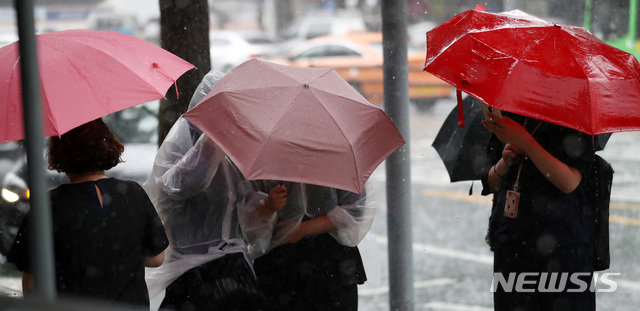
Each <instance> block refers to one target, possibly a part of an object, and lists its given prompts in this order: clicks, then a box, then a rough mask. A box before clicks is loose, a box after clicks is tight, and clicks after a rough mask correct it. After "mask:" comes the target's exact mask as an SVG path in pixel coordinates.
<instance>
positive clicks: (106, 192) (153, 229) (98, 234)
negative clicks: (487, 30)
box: [7, 119, 168, 308]
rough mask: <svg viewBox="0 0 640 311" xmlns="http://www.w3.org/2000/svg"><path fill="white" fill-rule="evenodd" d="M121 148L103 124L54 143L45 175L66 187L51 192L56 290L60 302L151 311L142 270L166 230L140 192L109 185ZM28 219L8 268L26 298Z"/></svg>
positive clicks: (158, 254) (160, 250)
mask: <svg viewBox="0 0 640 311" xmlns="http://www.w3.org/2000/svg"><path fill="white" fill-rule="evenodd" d="M123 151H124V146H123V145H122V143H120V141H118V139H117V138H116V137H115V135H114V134H113V133H112V132H111V130H110V129H109V128H108V127H107V125H106V124H105V123H104V122H103V121H102V119H96V120H94V121H92V122H89V123H86V124H84V125H81V126H79V127H77V128H74V129H72V130H71V131H69V132H67V133H65V134H63V135H61V136H56V137H52V138H51V140H50V144H49V149H48V154H47V155H48V163H49V169H52V170H57V171H59V172H63V173H65V174H66V175H67V177H68V178H69V183H68V184H63V185H60V186H59V187H57V188H55V189H52V190H50V191H49V194H50V197H51V215H52V225H53V244H54V245H53V246H54V256H55V276H56V288H57V291H58V295H59V296H60V297H65V298H70V299H89V298H91V299H95V298H97V299H99V301H103V302H106V303H109V302H111V303H118V304H128V305H135V306H141V307H147V308H148V307H149V295H148V290H147V286H146V283H145V266H146V267H157V266H160V265H161V264H162V262H163V260H164V249H165V248H166V247H167V245H168V240H167V236H166V235H165V231H164V227H163V226H162V223H161V222H160V218H159V217H158V215H157V213H156V211H155V208H154V207H153V205H152V203H151V201H150V200H149V197H148V196H147V194H146V193H145V191H144V190H143V189H142V187H141V186H140V185H139V184H137V183H136V182H133V181H125V180H119V179H115V178H109V177H107V176H106V173H105V171H106V170H109V169H111V168H112V167H114V166H116V165H117V164H118V163H120V162H122V160H121V158H120V156H121V154H122V152H123ZM31 234H32V231H31V228H30V223H29V216H27V217H26V218H25V220H24V221H23V222H22V225H21V226H20V229H19V232H18V234H17V236H16V239H15V241H14V243H13V245H12V247H11V250H10V251H9V254H8V256H7V260H8V261H9V262H12V263H15V264H16V266H17V268H18V269H19V270H20V271H22V272H23V277H22V279H23V292H24V294H25V295H26V296H28V295H29V294H30V293H31V292H32V291H33V289H34V281H33V274H32V273H33V269H32V268H33V267H32V266H31V258H32V256H37V255H38V254H37V253H36V254H33V253H32V249H31V247H30V244H31V243H30V237H29V236H30V235H31Z"/></svg>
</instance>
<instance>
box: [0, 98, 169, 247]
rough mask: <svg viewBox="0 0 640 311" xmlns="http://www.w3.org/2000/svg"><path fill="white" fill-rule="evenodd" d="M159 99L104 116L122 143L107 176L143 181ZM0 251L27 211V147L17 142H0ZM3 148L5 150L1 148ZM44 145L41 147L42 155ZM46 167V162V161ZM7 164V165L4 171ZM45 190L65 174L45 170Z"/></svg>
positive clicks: (153, 146)
mask: <svg viewBox="0 0 640 311" xmlns="http://www.w3.org/2000/svg"><path fill="white" fill-rule="evenodd" d="M157 106H158V101H155V102H152V103H147V104H143V105H138V106H135V107H132V108H128V109H125V110H122V111H119V112H116V113H113V114H110V115H108V116H106V117H103V120H104V121H105V123H107V124H108V125H109V127H110V128H111V130H112V131H113V132H114V133H115V134H116V136H117V137H118V138H119V139H120V141H122V143H123V144H124V145H125V149H124V153H123V154H122V160H123V161H124V162H123V163H120V164H118V165H117V166H116V167H114V168H112V169H110V170H108V171H107V176H109V177H115V178H119V179H124V180H133V181H136V182H138V183H139V184H141V185H142V184H143V183H144V182H145V181H146V180H147V177H148V176H149V174H150V173H151V169H152V167H153V162H154V160H155V155H156V153H157V143H156V141H157V136H156V134H157V133H156V131H157V128H158V118H157V116H156V112H157V108H158V107H157ZM0 147H3V148H0V164H2V166H0V169H2V171H0V173H1V174H3V178H2V179H0V181H1V182H2V183H1V184H0V254H2V255H6V254H7V252H8V251H9V249H10V248H11V244H12V243H13V240H14V239H15V236H16V234H17V233H18V228H19V227H20V223H21V222H22V220H23V219H24V216H25V215H26V213H27V212H28V211H29V209H30V206H29V197H30V195H31V193H30V191H29V186H28V182H27V179H28V171H27V157H26V150H25V149H24V148H23V147H22V144H20V143H18V142H10V143H5V144H0ZM4 149H6V150H4ZM45 149H46V147H43V156H44V155H45V151H44V150H45ZM45 166H46V163H45ZM7 167H10V168H9V169H8V171H6V169H7ZM44 178H45V181H46V189H47V190H49V189H53V188H55V187H57V186H59V185H60V184H63V183H67V182H69V180H68V178H67V176H66V175H65V174H62V173H58V172H56V171H51V170H48V169H45V172H44Z"/></svg>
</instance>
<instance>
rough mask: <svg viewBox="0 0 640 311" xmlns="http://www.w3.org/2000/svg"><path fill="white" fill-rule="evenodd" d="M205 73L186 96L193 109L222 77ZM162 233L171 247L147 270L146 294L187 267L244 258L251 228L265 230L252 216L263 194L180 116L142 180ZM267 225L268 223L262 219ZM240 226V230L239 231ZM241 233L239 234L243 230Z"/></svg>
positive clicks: (262, 201)
mask: <svg viewBox="0 0 640 311" xmlns="http://www.w3.org/2000/svg"><path fill="white" fill-rule="evenodd" d="M222 76H223V74H222V73H220V72H216V71H212V72H209V73H208V74H207V75H205V77H204V78H203V81H202V82H201V83H200V85H199V86H198V88H197V90H196V93H195V94H194V96H193V98H192V99H191V102H190V105H189V109H191V108H193V107H194V106H195V105H196V104H198V103H199V101H200V100H201V99H202V98H203V97H204V96H205V95H206V94H207V93H208V92H209V91H210V90H211V88H213V86H214V85H215V84H216V83H217V82H218V81H219V80H220V79H221V78H222ZM143 187H144V189H145V190H146V191H147V193H148V195H149V197H150V198H151V201H152V202H153V204H154V205H155V207H156V210H157V212H158V214H159V215H160V218H161V220H162V221H163V223H164V226H165V228H166V231H167V236H168V237H169V241H170V245H169V247H168V248H167V250H166V251H165V263H164V264H163V265H161V266H160V267H158V268H153V269H147V274H146V279H147V285H148V287H149V294H150V297H151V298H153V297H154V296H156V295H157V294H159V293H161V292H162V290H164V289H165V288H166V287H167V286H168V285H169V284H171V282H173V281H174V280H175V279H177V278H178V277H179V276H180V275H182V274H183V273H184V272H186V271H188V270H189V269H191V268H193V267H196V266H199V265H202V264H204V263H207V262H210V261H213V260H215V259H218V258H220V257H222V256H224V255H225V254H230V253H239V252H242V253H244V254H245V258H247V259H248V256H247V247H246V243H245V241H244V237H245V234H249V235H252V236H260V234H259V233H256V231H255V230H254V228H251V227H248V225H244V224H249V223H250V222H251V223H255V224H257V225H258V227H257V228H258V229H257V230H260V229H264V230H268V229H269V227H268V226H264V225H263V224H264V223H265V222H264V221H262V220H260V219H253V220H252V218H251V216H253V215H257V213H254V212H255V209H256V208H257V207H258V206H260V205H262V204H263V203H264V200H266V198H267V194H266V193H263V192H255V191H254V190H253V189H252V187H251V185H250V184H249V183H248V182H247V181H246V180H245V179H244V178H243V177H242V175H241V174H240V172H239V171H238V169H237V168H236V167H235V166H234V165H233V163H231V161H230V160H229V159H228V158H227V157H226V156H225V154H224V152H223V151H222V150H221V149H220V148H219V147H218V146H217V145H216V144H215V143H214V142H213V141H212V140H211V139H210V138H208V137H207V136H206V135H205V134H202V132H201V131H200V130H199V129H197V128H196V127H195V126H194V125H193V124H191V123H190V122H189V121H187V120H186V119H184V118H182V117H181V118H179V119H178V121H176V123H175V124H174V126H173V127H172V128H171V130H170V131H169V133H168V134H167V137H166V138H165V140H164V142H163V143H162V145H161V147H160V148H159V150H158V154H157V155H156V158H155V162H154V166H153V170H152V172H151V175H150V176H149V178H148V180H147V181H146V182H145V184H144V186H143ZM266 223H268V222H266ZM241 226H243V229H244V230H241ZM243 232H244V233H243Z"/></svg>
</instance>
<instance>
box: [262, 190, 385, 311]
mask: <svg viewBox="0 0 640 311" xmlns="http://www.w3.org/2000/svg"><path fill="white" fill-rule="evenodd" d="M252 183H253V184H254V187H255V188H256V189H257V190H262V191H264V189H270V188H272V187H274V186H276V185H279V184H283V185H284V186H285V187H286V189H287V201H286V204H285V205H284V207H283V208H281V209H279V210H278V211H277V212H276V217H275V218H274V219H272V220H271V221H272V223H271V224H270V226H271V227H272V229H271V232H272V233H271V235H266V236H263V239H254V240H252V241H251V244H250V246H256V247H250V249H252V250H253V252H252V256H253V257H254V258H255V259H254V269H255V271H256V276H257V278H258V283H259V284H260V287H261V288H262V291H263V293H264V294H265V296H266V297H267V299H268V301H269V304H270V305H271V306H272V308H273V310H280V311H286V310H309V311H314V310H317V311H321V310H326V311H338V310H339V311H347V310H351V311H355V310H358V285H359V284H363V283H364V282H365V281H366V279H367V277H366V273H365V270H364V265H363V262H362V258H361V256H360V252H359V250H358V247H357V245H358V243H359V242H360V241H361V240H362V239H363V238H364V236H365V235H366V234H367V233H368V232H369V229H370V228H371V224H372V223H373V217H374V214H375V204H374V202H373V201H372V199H371V197H370V196H369V194H370V193H371V187H370V185H369V184H367V185H366V187H365V189H364V190H363V193H362V194H356V193H352V192H348V191H344V190H338V189H334V188H329V187H323V186H316V185H311V184H304V183H293V182H280V181H275V180H268V181H267V180H261V181H253V182H252ZM258 250H266V252H265V251H261V252H260V251H258Z"/></svg>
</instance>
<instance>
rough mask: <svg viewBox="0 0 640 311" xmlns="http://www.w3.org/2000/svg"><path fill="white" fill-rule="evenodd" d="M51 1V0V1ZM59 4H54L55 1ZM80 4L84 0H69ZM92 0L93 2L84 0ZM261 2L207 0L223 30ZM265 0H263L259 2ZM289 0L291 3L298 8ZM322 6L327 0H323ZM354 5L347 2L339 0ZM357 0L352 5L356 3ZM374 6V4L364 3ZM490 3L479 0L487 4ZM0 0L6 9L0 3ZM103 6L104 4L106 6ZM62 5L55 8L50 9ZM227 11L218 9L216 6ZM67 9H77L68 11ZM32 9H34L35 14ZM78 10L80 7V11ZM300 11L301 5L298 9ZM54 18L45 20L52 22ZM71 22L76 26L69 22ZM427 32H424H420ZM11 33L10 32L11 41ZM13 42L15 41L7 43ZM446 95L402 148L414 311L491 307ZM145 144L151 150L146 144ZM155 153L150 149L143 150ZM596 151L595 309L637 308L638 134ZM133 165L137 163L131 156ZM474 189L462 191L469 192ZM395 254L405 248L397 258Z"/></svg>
mask: <svg viewBox="0 0 640 311" xmlns="http://www.w3.org/2000/svg"><path fill="white" fill-rule="evenodd" d="M11 2H12V1H4V0H3V1H0V37H4V36H6V37H9V38H11V36H12V35H15V29H14V28H12V26H15V25H12V23H11V22H10V20H11V18H10V17H8V16H10V15H11V7H10V6H7V3H9V5H10V3H11ZM50 2H52V3H55V1H50ZM61 2H62V1H61ZM75 2H78V3H79V2H82V1H75ZM86 2H100V1H86ZM104 2H105V3H108V4H109V5H111V7H115V8H117V9H118V10H119V11H121V12H126V13H129V14H133V15H134V16H136V18H137V20H138V23H139V24H141V25H144V26H145V27H144V29H142V30H140V31H141V33H143V34H144V36H146V37H147V38H149V40H154V36H156V37H157V29H154V27H153V26H154V25H155V24H153V21H154V19H157V17H158V15H159V8H158V0H136V1H124V0H112V1H104ZM258 2H259V1H228V0H227V1H223V0H219V1H212V2H210V3H211V4H210V5H211V7H212V8H213V9H214V13H212V16H213V19H212V24H213V23H214V22H218V21H220V19H221V17H222V16H226V17H225V18H227V22H221V23H219V24H216V25H224V26H225V27H239V28H242V27H255V25H256V23H257V22H256V21H257V16H258V15H257V14H256V12H255V10H254V11H247V10H245V9H244V7H243V5H246V4H248V5H251V6H250V7H251V8H253V9H257V8H258V7H259V6H257V5H256V4H257V3H258ZM267 2H270V1H267ZM307 2H311V1H297V2H295V3H296V7H298V8H302V6H301V3H307ZM326 2H327V3H330V2H332V1H326ZM347 2H353V3H355V2H354V1H347ZM356 2H357V1H356ZM367 2H371V3H375V2H376V1H367ZM426 2H427V3H429V4H431V7H430V11H429V12H431V13H429V14H431V15H427V16H419V18H418V19H426V18H427V17H434V18H433V19H432V20H431V21H432V22H434V23H437V22H441V21H442V19H443V18H445V17H450V16H451V13H454V12H455V13H457V12H460V11H462V10H465V9H471V8H473V6H474V5H475V2H474V1H444V0H443V1H426ZM495 2H496V1H486V2H485V3H487V4H491V3H495ZM501 2H502V4H503V5H504V8H505V9H515V8H519V9H522V10H525V11H527V12H529V13H532V14H536V15H540V16H548V15H549V14H548V13H549V12H550V9H551V8H553V7H562V8H563V9H564V10H565V11H560V12H564V13H565V14H557V11H554V12H556V14H554V16H550V17H553V18H554V19H558V20H563V21H571V22H576V21H579V17H577V16H578V15H579V14H577V13H575V12H581V10H582V8H581V7H580V4H581V3H583V1H572V0H564V1H562V0H558V1H551V0H550V1H542V0H540V1H519V0H512V1H501ZM2 4H5V6H4V7H2V6H1V5H2ZM104 5H105V6H106V4H104ZM68 7H69V6H68V5H67V6H66V7H65V6H57V7H56V8H57V9H60V10H62V9H64V8H68ZM223 11H224V12H226V14H222V13H220V12H223ZM74 12H75V11H74ZM36 13H37V16H40V17H43V16H46V13H47V10H46V8H43V7H40V8H37V12H36ZM38 14H39V15H38ZM83 14H84V13H83ZM299 14H304V10H301V11H299ZM60 21H61V20H57V21H56V22H51V23H49V24H46V25H47V26H42V25H44V24H41V26H40V29H44V28H46V27H48V26H50V27H54V26H57V27H69V26H70V25H71V23H69V24H66V25H65V26H60V25H61V23H60ZM74 25H75V24H74ZM425 32H426V30H425ZM15 39H17V37H16V38H15ZM15 39H14V40H15ZM454 106H455V102H454V100H453V99H446V100H440V101H438V102H436V104H435V105H434V106H433V108H432V109H430V110H427V111H417V110H415V107H413V106H412V107H411V108H412V110H411V113H410V115H411V118H410V128H411V130H410V136H409V139H407V141H408V143H409V144H410V149H409V150H410V154H408V156H410V159H411V177H410V178H411V182H412V184H411V187H412V191H411V193H412V196H413V197H412V200H411V202H412V206H411V213H412V217H413V223H412V226H413V227H412V230H413V254H412V256H413V271H414V275H413V278H414V305H415V310H443V311H446V310H460V311H464V310H476V311H479V310H492V295H491V293H490V291H489V289H490V286H491V281H492V261H493V259H492V253H491V252H490V250H489V247H488V246H487V245H486V243H485V242H484V236H485V233H486V229H487V223H488V217H489V209H490V204H491V201H490V198H488V197H483V196H481V195H480V191H481V185H480V182H479V181H476V182H470V181H469V182H457V183H450V182H449V177H448V175H447V172H446V169H445V168H444V165H443V164H442V161H441V160H440V159H439V157H438V155H437V153H436V152H435V150H434V149H433V148H432V147H431V143H432V142H433V139H434V138H435V136H436V134H437V131H438V129H439V127H440V126H441V125H442V123H443V121H444V119H445V117H446V116H447V114H448V113H449V112H450V111H451V109H453V108H454ZM147 148H149V147H148V146H147ZM147 151H151V152H152V151H153V150H147ZM601 155H602V156H603V157H604V158H605V159H607V160H608V161H610V162H611V163H612V165H613V167H614V169H615V171H616V173H615V175H614V185H613V189H612V201H613V203H612V209H611V218H610V223H611V225H610V226H611V228H610V230H611V233H610V235H611V252H612V254H611V258H612V259H611V260H612V265H611V268H610V269H609V270H607V271H605V272H612V273H620V276H619V277H613V278H612V279H613V280H614V281H616V282H617V285H618V288H617V290H616V291H615V292H613V293H598V294H597V306H598V309H599V310H636V309H637V306H638V305H640V295H639V294H640V271H639V270H640V268H639V267H638V265H637V259H636V258H637V254H638V249H639V247H640V235H639V233H640V232H639V226H640V195H638V191H639V190H640V133H638V132H634V133H617V134H614V135H613V136H612V137H611V139H610V140H609V142H608V144H607V147H606V148H605V150H604V151H603V152H601ZM134 163H135V162H134ZM385 179H386V172H385V164H384V163H383V164H381V165H380V166H379V167H378V169H377V170H376V171H375V172H374V174H373V175H372V176H371V179H370V180H371V183H372V185H373V188H374V191H375V198H376V202H377V215H376V218H375V221H374V223H373V226H372V229H371V232H370V233H369V235H368V236H367V237H366V238H365V239H364V240H363V242H362V243H361V245H360V250H361V252H362V256H363V259H364V261H365V265H366V269H367V274H368V278H369V280H368V281H367V282H366V284H365V285H363V286H361V287H360V310H367V311H369V310H370V311H376V310H388V309H389V302H388V299H389V296H388V292H389V291H388V279H389V278H388V266H387V262H388V253H387V245H388V243H393V241H387V233H386V231H387V222H388V221H393V220H392V219H388V217H387V212H386V202H387V201H386V200H387V198H386V184H385ZM470 188H471V189H472V190H473V191H472V194H471V195H469V189H470ZM395 255H397V256H403V254H395ZM3 263H4V258H3V257H2V256H1V255H0V264H2V265H0V294H5V295H14V296H20V295H21V293H20V279H19V274H18V273H17V271H15V269H13V267H11V266H10V265H7V264H3Z"/></svg>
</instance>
